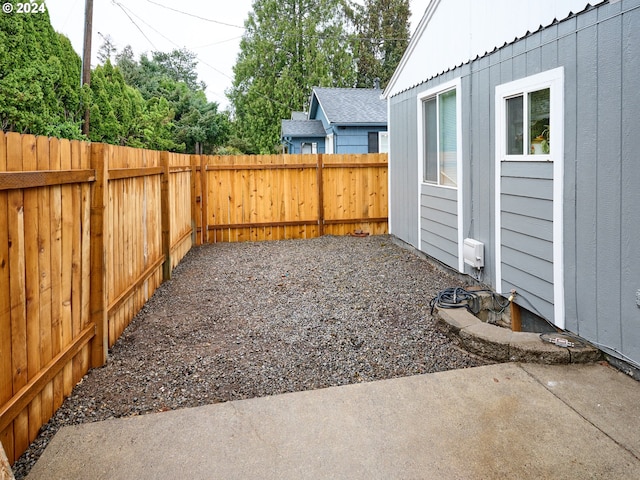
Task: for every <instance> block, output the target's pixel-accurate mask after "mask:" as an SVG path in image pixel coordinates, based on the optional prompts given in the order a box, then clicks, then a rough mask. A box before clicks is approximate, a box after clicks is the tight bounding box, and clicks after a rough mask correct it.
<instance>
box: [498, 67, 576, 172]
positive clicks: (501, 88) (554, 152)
mask: <svg viewBox="0 0 640 480" xmlns="http://www.w3.org/2000/svg"><path fill="white" fill-rule="evenodd" d="M563 85H564V68H562V67H560V68H555V69H553V70H548V71H546V72H542V73H538V74H537V75H532V76H530V77H526V78H523V79H520V80H515V81H513V82H509V83H503V84H502V85H498V86H497V87H496V119H497V122H496V123H497V124H496V151H497V152H499V155H500V159H501V160H502V161H508V162H544V161H551V162H552V161H553V160H554V159H555V158H556V157H559V158H561V157H560V156H561V155H562V151H561V150H560V147H561V145H560V143H558V141H562V139H564V122H563V114H562V111H563V108H564V94H563V93H564V92H563ZM545 88H549V89H551V92H550V93H551V95H550V100H549V110H550V118H549V125H551V128H552V134H551V142H552V143H551V151H550V153H549V154H546V155H531V154H530V153H529V151H528V147H526V148H524V153H523V154H522V155H508V154H507V153H506V150H507V142H506V140H507V139H506V135H505V133H504V132H505V131H506V127H507V109H506V107H505V100H506V99H507V98H509V97H514V96H516V95H522V94H524V99H523V101H524V103H525V109H526V103H527V95H526V94H528V93H531V92H535V91H537V90H542V89H545ZM527 128H528V125H527Z"/></svg>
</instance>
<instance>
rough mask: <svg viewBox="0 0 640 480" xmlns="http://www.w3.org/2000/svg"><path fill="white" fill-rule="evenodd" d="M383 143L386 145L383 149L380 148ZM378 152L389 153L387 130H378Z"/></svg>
mask: <svg viewBox="0 0 640 480" xmlns="http://www.w3.org/2000/svg"><path fill="white" fill-rule="evenodd" d="M383 138H384V139H385V140H384V142H383V141H382V139H383ZM383 145H384V146H385V147H386V148H385V149H383V148H382V146H383ZM378 153H389V132H387V131H383V132H378Z"/></svg>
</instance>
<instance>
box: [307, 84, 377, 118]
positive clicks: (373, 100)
mask: <svg viewBox="0 0 640 480" xmlns="http://www.w3.org/2000/svg"><path fill="white" fill-rule="evenodd" d="M313 92H314V94H315V96H316V98H317V99H318V102H319V103H320V105H321V106H322V110H323V111H324V113H325V115H326V116H327V119H328V120H329V122H331V123H334V124H336V123H337V124H358V123H369V124H371V123H380V124H386V123H387V102H386V100H384V99H381V98H380V96H381V95H382V90H379V89H373V88H321V87H315V88H314V89H313Z"/></svg>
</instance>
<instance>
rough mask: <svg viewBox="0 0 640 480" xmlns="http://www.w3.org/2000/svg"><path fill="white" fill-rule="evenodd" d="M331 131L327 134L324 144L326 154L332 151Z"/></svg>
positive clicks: (333, 147)
mask: <svg viewBox="0 0 640 480" xmlns="http://www.w3.org/2000/svg"><path fill="white" fill-rule="evenodd" d="M334 149H335V146H334V143H333V133H331V134H329V135H327V144H326V145H325V151H326V153H328V154H332V153H334Z"/></svg>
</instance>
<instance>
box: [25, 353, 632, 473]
mask: <svg viewBox="0 0 640 480" xmlns="http://www.w3.org/2000/svg"><path fill="white" fill-rule="evenodd" d="M638 399H640V385H639V384H638V383H637V382H635V381H634V380H632V379H630V378H628V377H626V376H624V374H621V373H620V372H618V371H616V370H614V369H612V368H610V367H608V366H606V365H601V364H590V365H520V364H516V363H509V364H500V365H491V366H486V367H478V368H471V369H465V370H455V371H449V372H443V373H436V374H430V375H420V376H414V377H405V378H398V379H392V380H385V381H379V382H372V383H363V384H357V385H349V386H344V387H335V388H328V389H323V390H315V391H307V392H300V393H292V394H286V395H279V396H274V397H264V398H255V399H250V400H242V401H235V402H229V403H223V404H216V405H209V406H204V407H198V408H191V409H184V410H176V411H171V412H165V413H158V414H150V415H145V416H140V417H132V418H124V419H117V420H109V421H105V422H99V423H94V424H85V425H80V426H75V427H65V428H63V429H62V430H60V432H58V434H57V435H56V436H55V437H54V439H53V440H52V442H51V443H50V445H49V446H48V447H47V449H46V451H45V452H44V454H43V455H42V457H41V458H40V460H39V461H38V463H37V464H36V466H35V467H34V468H33V469H32V471H31V473H30V475H29V476H28V478H29V479H31V480H39V479H43V480H44V479H46V480H54V479H65V480H72V479H116V478H117V479H161V478H162V479H164V478H189V479H217V478H220V479H254V478H255V479H258V478H259V479H305V478H309V479H320V478H334V479H341V478H344V479H360V478H361V479H396V478H397V479H407V478H411V479H421V478H424V479H430V478H438V479H478V478H482V479H504V478H518V479H534V478H535V479H545V478H553V479H575V478H603V479H604V478H607V479H609V478H616V479H637V478H640V456H639V451H640V449H639V445H640V443H639V434H638V432H639V431H640V417H639V415H638V414H639V412H638V404H639V403H640V402H638ZM634 403H635V405H633V404H634Z"/></svg>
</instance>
